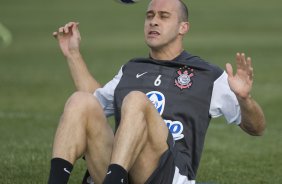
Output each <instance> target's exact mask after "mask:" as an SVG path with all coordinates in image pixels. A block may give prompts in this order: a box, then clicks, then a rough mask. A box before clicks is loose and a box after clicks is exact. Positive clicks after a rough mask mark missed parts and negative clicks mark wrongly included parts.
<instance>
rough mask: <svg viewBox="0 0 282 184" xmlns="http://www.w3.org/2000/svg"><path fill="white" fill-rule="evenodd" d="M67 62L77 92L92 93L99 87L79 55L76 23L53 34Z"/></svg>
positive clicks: (70, 23) (78, 37)
mask: <svg viewBox="0 0 282 184" xmlns="http://www.w3.org/2000/svg"><path fill="white" fill-rule="evenodd" d="M53 36H54V37H55V38H56V39H57V40H58V42H59V46H60V48H61V51H62V53H63V54H64V56H65V57H66V59H67V61H68V65H69V68H70V72H71V76H72V79H73V81H74V84H75V86H76V88H77V90H78V91H85V92H89V93H93V92H94V91H95V90H96V89H97V88H99V87H100V86H101V85H100V84H99V83H98V82H97V81H96V80H95V79H94V78H93V76H92V75H91V74H90V72H89V71H88V68H87V66H86V64H85V62H84V60H83V58H82V56H81V54H80V51H79V44H80V40H81V37H80V33H79V30H78V23H76V22H69V23H67V24H66V25H65V26H64V27H60V28H59V29H58V31H56V32H54V33H53Z"/></svg>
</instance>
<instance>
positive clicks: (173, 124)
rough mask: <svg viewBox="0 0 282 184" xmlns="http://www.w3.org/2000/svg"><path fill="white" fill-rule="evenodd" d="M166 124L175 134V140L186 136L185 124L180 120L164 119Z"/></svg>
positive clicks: (173, 134)
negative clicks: (184, 131)
mask: <svg viewBox="0 0 282 184" xmlns="http://www.w3.org/2000/svg"><path fill="white" fill-rule="evenodd" d="M164 122H165V123H166V126H167V127H168V129H169V131H170V133H171V134H172V136H173V139H174V140H175V141H177V140H180V139H182V138H183V137H184V135H183V134H182V132H183V124H182V123H181V122H180V121H171V120H166V119H164Z"/></svg>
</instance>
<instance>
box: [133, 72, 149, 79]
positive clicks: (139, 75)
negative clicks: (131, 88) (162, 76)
mask: <svg viewBox="0 0 282 184" xmlns="http://www.w3.org/2000/svg"><path fill="white" fill-rule="evenodd" d="M146 73H148V72H144V73H141V74H139V73H137V74H136V78H137V79H138V78H139V77H141V76H142V75H145V74H146Z"/></svg>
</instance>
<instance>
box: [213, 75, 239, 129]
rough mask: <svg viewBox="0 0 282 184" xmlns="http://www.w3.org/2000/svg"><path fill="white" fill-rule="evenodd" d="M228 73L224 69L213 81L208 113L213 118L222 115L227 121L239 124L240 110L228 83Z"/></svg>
mask: <svg viewBox="0 0 282 184" xmlns="http://www.w3.org/2000/svg"><path fill="white" fill-rule="evenodd" d="M227 77H228V75H227V73H226V72H225V71H224V72H223V73H222V75H221V76H220V77H219V78H218V79H216V81H214V85H213V91H212V98H211V105H210V111H209V112H210V115H211V116H212V117H213V118H216V117H219V116H221V115H224V117H225V119H226V120H227V122H228V123H235V124H237V125H238V124H240V122H241V111H240V106H239V103H238V100H237V98H236V96H235V94H234V92H233V91H231V89H230V87H229V84H228V79H227Z"/></svg>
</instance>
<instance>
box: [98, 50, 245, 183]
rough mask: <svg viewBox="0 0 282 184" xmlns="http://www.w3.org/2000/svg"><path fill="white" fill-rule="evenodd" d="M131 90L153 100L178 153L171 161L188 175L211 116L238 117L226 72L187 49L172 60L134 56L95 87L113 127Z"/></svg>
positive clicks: (192, 176)
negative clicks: (179, 154) (111, 119)
mask: <svg viewBox="0 0 282 184" xmlns="http://www.w3.org/2000/svg"><path fill="white" fill-rule="evenodd" d="M133 90H134V91H136V90H137V91H141V92H143V93H145V94H146V95H147V97H148V98H149V99H150V100H151V101H152V103H153V104H154V105H155V107H156V109H157V110H158V112H159V113H160V115H161V116H162V118H163V119H164V122H165V123H166V125H167V126H168V128H169V130H170V132H171V134H172V136H173V138H174V141H175V147H177V149H178V150H179V152H180V153H181V155H182V156H181V159H179V160H176V161H175V162H176V166H177V169H179V174H180V176H183V177H188V178H189V180H192V181H193V180H195V177H196V173H197V169H198V166H199V162H200V157H201V153H202V149H203V145H204V139H205V135H206V131H207V128H208V125H209V122H210V119H211V118H212V117H219V116H221V115H224V117H225V118H226V120H227V122H229V123H234V124H239V123H240V121H241V113H240V107H239V104H238V101H237V99H236V96H235V94H234V93H233V92H232V91H231V90H230V87H229V85H228V81H227V74H226V73H225V72H224V71H223V70H222V69H220V68H219V67H217V66H214V65H212V64H210V63H208V62H206V61H204V60H203V59H201V58H200V57H198V56H193V55H190V54H189V53H187V52H186V51H183V52H182V53H181V54H180V55H179V56H178V57H177V58H175V59H173V60H172V61H158V60H154V59H151V58H138V59H132V60H130V61H129V62H128V63H126V64H125V65H123V66H122V68H121V69H120V71H119V72H118V74H117V75H116V76H115V77H114V78H113V79H112V80H111V81H110V82H108V83H107V84H106V85H105V86H104V87H103V88H99V89H97V90H96V91H95V93H94V95H95V96H96V97H97V98H98V100H99V101H100V103H101V105H102V107H103V108H104V112H105V114H106V115H107V116H110V115H115V119H116V128H117V127H118V125H119V121H120V110H121V104H122V101H123V98H124V97H125V96H126V95H127V94H128V93H129V92H130V91H133Z"/></svg>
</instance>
